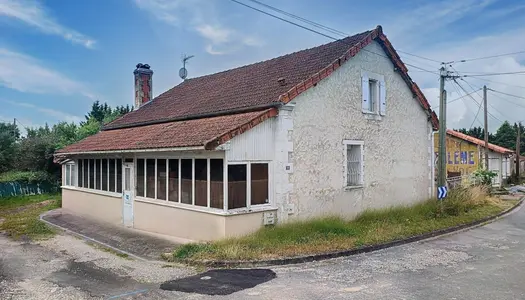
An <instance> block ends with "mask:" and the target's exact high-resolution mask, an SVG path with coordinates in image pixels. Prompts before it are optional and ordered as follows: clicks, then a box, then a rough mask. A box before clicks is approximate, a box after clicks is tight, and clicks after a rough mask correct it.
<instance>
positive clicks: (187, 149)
mask: <svg viewBox="0 0 525 300" xmlns="http://www.w3.org/2000/svg"><path fill="white" fill-rule="evenodd" d="M198 150H205V149H204V146H193V147H177V148H151V149H129V150H106V151H81V152H58V153H55V154H54V156H55V157H56V156H60V155H78V154H111V153H116V154H120V153H142V152H165V151H170V152H175V151H198Z"/></svg>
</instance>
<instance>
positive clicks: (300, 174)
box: [55, 26, 438, 240]
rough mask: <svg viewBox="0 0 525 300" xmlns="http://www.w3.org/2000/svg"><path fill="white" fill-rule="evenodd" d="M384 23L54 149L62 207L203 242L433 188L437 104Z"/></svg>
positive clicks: (139, 90)
mask: <svg viewBox="0 0 525 300" xmlns="http://www.w3.org/2000/svg"><path fill="white" fill-rule="evenodd" d="M407 72H408V70H407V68H406V66H405V65H404V64H403V62H402V61H401V59H400V57H399V56H398V55H397V53H396V51H395V49H394V48H393V46H392V45H391V43H390V42H389V40H388V39H387V37H386V35H384V34H383V32H382V28H381V27H380V26H378V27H377V28H375V29H373V30H370V31H366V32H363V33H360V34H357V35H354V36H351V37H347V38H345V39H342V40H339V41H335V42H332V43H328V44H325V45H321V46H318V47H314V48H311V49H306V50H302V51H298V52H295V53H291V54H288V55H284V56H281V57H277V58H274V59H270V60H267V61H263V62H258V63H254V64H251V65H247V66H242V67H239V68H235V69H231V70H227V71H224V72H220V73H216V74H211V75H206V76H202V77H197V78H191V79H187V80H185V81H184V82H182V83H181V84H179V85H177V86H175V87H173V88H172V89H170V90H168V91H166V92H164V93H162V94H160V95H159V96H157V97H155V98H153V97H152V75H153V71H152V70H151V68H150V66H148V65H142V64H139V65H137V68H136V70H135V71H134V75H135V107H136V109H135V110H134V111H132V112H130V113H128V114H126V115H124V116H123V117H121V118H119V119H117V120H115V121H113V122H112V123H109V124H107V125H106V126H105V127H104V129H103V130H102V131H101V132H100V133H98V134H96V135H94V136H91V137H88V138H86V139H84V140H82V141H80V142H78V143H76V144H73V145H70V146H68V147H66V148H64V149H61V150H60V151H58V152H57V153H56V154H55V158H56V160H58V161H63V162H64V163H63V174H64V176H63V177H64V182H63V198H62V199H63V200H62V203H63V208H64V209H66V210H69V211H72V212H74V213H77V214H80V215H83V216H86V217H90V218H95V219H97V220H101V221H104V222H111V223H114V224H123V225H124V226H129V227H133V228H137V229H141V230H145V231H151V232H156V233H161V234H166V235H172V236H176V237H181V238H186V239H191V240H216V239H220V238H224V237H230V236H238V235H243V234H247V233H249V232H253V231H255V230H257V229H258V228H260V227H261V226H263V225H265V224H273V223H276V222H286V221H288V220H294V219H304V218H310V217H317V216H322V215H340V216H343V217H345V218H352V217H354V216H355V215H356V214H358V213H360V212H362V211H363V210H365V209H368V208H382V207H388V206H392V205H399V204H410V203H414V202H417V201H420V200H424V199H427V198H428V197H430V195H431V194H432V191H433V189H434V187H433V184H434V183H433V180H432V178H433V177H432V173H433V167H432V156H433V152H432V144H433V141H432V139H433V131H434V130H436V129H437V127H438V120H437V117H436V114H435V113H434V112H433V111H432V110H431V108H430V105H429V103H428V101H427V100H426V99H425V97H424V95H423V93H422V92H421V90H420V89H419V88H418V86H417V85H416V84H415V83H414V82H413V81H412V79H411V78H410V76H409V75H408V73H407Z"/></svg>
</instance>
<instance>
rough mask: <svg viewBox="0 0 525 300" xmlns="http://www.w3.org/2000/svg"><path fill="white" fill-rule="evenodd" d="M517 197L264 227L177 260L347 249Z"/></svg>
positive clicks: (463, 196)
mask: <svg viewBox="0 0 525 300" xmlns="http://www.w3.org/2000/svg"><path fill="white" fill-rule="evenodd" d="M515 203H516V202H515V201H514V202H510V201H505V202H503V201H500V200H497V199H493V198H489V197H488V196H487V194H486V193H485V191H483V190H482V189H480V188H478V187H476V188H472V189H458V190H456V191H454V192H452V193H450V194H449V197H448V198H447V200H446V201H444V202H443V205H442V209H441V206H440V205H439V204H438V202H437V201H436V200H428V201H426V202H422V203H419V204H416V205H414V206H408V207H407V206H400V207H393V208H388V209H382V210H369V211H365V212H364V213H362V214H361V215H359V216H358V217H357V218H356V219H354V220H352V221H346V220H344V219H341V218H339V217H324V218H318V219H312V220H307V221H296V222H288V223H285V224H280V225H277V226H271V227H264V228H261V229H260V230H258V231H257V232H255V233H253V234H250V235H247V236H244V237H241V238H230V239H225V240H220V241H217V242H212V243H204V244H203V243H201V244H197V243H191V244H186V245H182V246H180V247H178V248H177V249H175V250H174V252H173V255H172V256H173V257H172V258H171V259H172V260H183V259H195V260H207V259H220V260H252V259H271V258H280V257H290V256H297V255H307V254H315V253H323V252H330V251H337V250H346V249H352V248H357V247H361V246H367V245H374V244H379V243H384V242H388V241H392V240H397V239H401V238H406V237H410V236H413V235H417V234H422V233H425V232H430V231H433V230H437V229H443V228H447V227H451V226H456V225H461V224H466V223H470V222H472V221H475V220H479V219H482V218H484V217H487V216H491V215H494V214H497V213H499V212H501V211H503V210H504V209H506V208H509V207H511V206H512V205H514V204H515Z"/></svg>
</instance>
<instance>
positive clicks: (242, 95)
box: [106, 26, 438, 129]
mask: <svg viewBox="0 0 525 300" xmlns="http://www.w3.org/2000/svg"><path fill="white" fill-rule="evenodd" d="M373 40H376V41H377V42H379V43H380V45H381V46H382V47H383V49H384V50H385V52H386V53H387V55H388V56H389V57H390V58H391V60H392V62H393V63H394V66H395V67H397V69H398V70H399V73H400V74H401V76H402V77H403V79H404V80H405V82H406V83H407V85H408V86H409V88H410V89H411V90H412V92H413V94H414V96H416V98H417V99H418V100H419V102H420V104H421V106H422V107H423V109H424V110H425V111H426V112H427V114H428V115H429V119H430V120H431V121H432V124H433V126H434V128H435V129H437V127H438V120H437V116H436V115H435V113H434V112H433V111H432V110H431V109H430V105H429V103H428V101H427V100H426V98H425V96H424V95H423V93H422V92H421V91H420V90H419V88H418V87H417V85H416V84H415V83H414V82H413V81H412V79H411V78H410V76H408V74H407V68H406V66H405V65H404V64H403V63H402V62H401V59H400V57H399V56H398V55H397V53H396V52H395V50H394V48H393V47H392V45H391V44H390V42H389V41H388V39H387V38H386V36H385V35H384V34H383V32H382V29H381V27H380V26H378V27H377V28H376V29H374V30H369V31H365V32H363V33H359V34H356V35H354V36H351V37H347V38H345V39H342V40H339V41H334V42H331V43H328V44H325V45H321V46H318V47H314V48H310V49H306V50H302V51H298V52H295V53H291V54H288V55H284V56H281V57H277V58H274V59H270V60H267V61H263V62H259V63H255V64H251V65H247V66H243V67H239V68H235V69H231V70H227V71H224V72H219V73H216V74H211V75H206V76H202V77H197V78H192V79H187V80H186V81H184V82H182V83H181V84H179V85H177V86H175V87H173V88H172V89H170V90H168V91H167V92H165V93H163V94H161V95H159V96H158V97H156V98H155V99H154V100H153V101H152V102H151V103H148V104H146V105H144V106H143V107H141V108H139V109H137V110H135V111H133V112H130V113H128V114H126V115H124V116H123V117H121V118H119V119H117V120H115V121H113V122H112V123H110V124H108V125H106V129H114V128H122V127H130V126H137V125H141V124H148V123H152V122H159V123H160V122H166V121H170V120H171V121H174V120H179V119H187V118H196V117H201V116H205V115H207V114H210V113H218V112H223V113H224V114H227V113H228V111H231V110H237V111H238V110H240V109H253V108H254V107H259V108H261V107H269V106H271V105H278V104H280V103H287V102H289V101H290V100H291V99H293V98H294V97H296V96H297V95H299V94H300V93H302V92H304V91H305V90H307V89H308V88H310V87H312V86H314V85H316V84H317V83H318V82H319V81H320V80H322V79H323V78H325V77H327V76H329V75H330V74H331V73H332V72H333V71H334V70H335V69H337V68H338V67H339V66H341V65H342V64H343V63H344V62H346V61H347V60H349V59H351V58H352V57H353V56H355V55H356V54H357V53H359V51H360V50H361V49H362V48H364V47H365V46H366V45H368V44H370V43H371V42H372V41H373ZM280 78H282V79H284V82H285V84H284V85H282V84H281V83H279V81H278V79H280Z"/></svg>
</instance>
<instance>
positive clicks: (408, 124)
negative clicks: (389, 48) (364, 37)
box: [276, 42, 433, 219]
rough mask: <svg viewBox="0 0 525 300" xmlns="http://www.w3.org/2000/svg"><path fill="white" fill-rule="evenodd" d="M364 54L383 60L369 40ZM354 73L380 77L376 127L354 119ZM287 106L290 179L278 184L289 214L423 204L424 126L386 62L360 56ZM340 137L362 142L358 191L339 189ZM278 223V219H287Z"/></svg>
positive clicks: (347, 213)
mask: <svg viewBox="0 0 525 300" xmlns="http://www.w3.org/2000/svg"><path fill="white" fill-rule="evenodd" d="M366 50H368V51H373V52H376V53H380V54H382V55H385V54H384V52H383V50H382V49H381V47H380V46H379V44H377V43H376V42H374V43H372V44H370V45H369V46H367V47H366ZM362 71H368V72H373V73H376V74H379V75H383V76H384V78H385V83H386V99H387V111H386V116H384V117H382V120H380V121H378V120H371V119H367V118H366V116H365V115H364V114H363V113H362V104H361V73H362ZM295 102H296V104H295V107H294V108H293V111H292V118H293V133H292V143H293V173H292V174H289V183H284V184H292V185H293V192H291V193H289V194H288V197H289V200H288V202H289V203H290V204H292V207H294V208H295V212H294V213H293V214H292V215H290V216H293V217H300V218H306V217H312V216H318V215H321V214H336V215H342V216H344V217H353V216H355V215H356V214H357V213H359V212H361V211H363V210H364V209H367V208H381V207H388V206H392V205H399V204H409V203H414V202H416V201H419V200H424V199H427V198H428V196H429V188H430V187H431V186H432V183H431V179H430V176H431V161H432V155H433V153H432V144H431V143H432V141H431V126H430V124H429V122H428V121H427V115H426V114H425V112H424V110H423V108H422V107H421V106H420V104H419V102H418V100H417V99H415V98H414V97H413V95H412V93H411V91H410V89H409V88H408V86H407V85H406V83H405V82H404V81H403V80H402V78H401V76H400V75H399V74H397V73H395V72H394V66H393V64H392V63H391V62H390V60H389V59H387V58H386V57H383V56H379V55H375V54H372V53H369V52H366V51H361V52H360V53H359V54H358V55H357V56H355V57H354V58H352V60H350V61H349V62H347V63H345V64H344V65H343V66H342V67H341V68H339V69H337V70H336V71H335V72H334V73H333V74H332V75H331V76H329V77H328V78H327V79H325V80H323V81H321V82H320V83H319V84H318V85H317V86H316V87H314V88H311V89H309V90H308V91H306V92H305V93H303V94H301V95H300V96H299V97H297V98H296V100H295ZM279 118H281V116H279ZM281 135H284V133H281ZM345 139H349V140H363V141H364V187H363V188H359V189H354V190H345V189H344V186H345V182H344V174H343V171H344V147H343V140H345ZM276 147H279V145H277V146H276ZM277 176H279V175H277V174H276V177H277ZM282 176H283V177H284V176H285V175H282ZM278 205H279V204H278ZM287 205H289V204H287ZM280 217H281V218H282V219H286V218H287V214H280Z"/></svg>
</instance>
